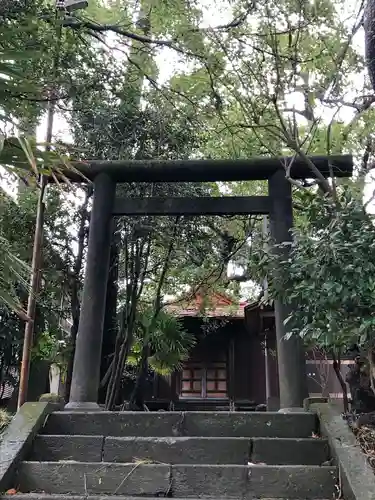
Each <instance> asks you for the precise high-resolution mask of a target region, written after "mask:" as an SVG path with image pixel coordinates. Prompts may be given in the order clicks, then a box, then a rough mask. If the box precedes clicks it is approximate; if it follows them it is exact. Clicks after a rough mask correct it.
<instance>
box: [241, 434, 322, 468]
mask: <svg viewBox="0 0 375 500" xmlns="http://www.w3.org/2000/svg"><path fill="white" fill-rule="evenodd" d="M329 458H330V452H329V446H328V441H327V440H326V439H319V438H286V439H285V438H253V439H252V448H251V456H250V462H254V463H257V462H263V463H265V464H267V465H321V464H323V463H324V462H326V461H327V460H328V459H329Z"/></svg>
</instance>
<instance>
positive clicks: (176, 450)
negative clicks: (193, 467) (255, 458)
mask: <svg viewBox="0 0 375 500" xmlns="http://www.w3.org/2000/svg"><path fill="white" fill-rule="evenodd" d="M249 453H250V440H249V439H248V438H201V437H199V438H196V437H161V438H144V437H141V438H138V437H137V438H134V437H124V438H114V437H107V438H105V442H104V447H103V460H104V462H132V461H134V459H136V458H137V459H140V460H151V461H157V462H163V463H168V464H238V465H247V463H248V461H249Z"/></svg>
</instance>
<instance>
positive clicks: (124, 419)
mask: <svg viewBox="0 0 375 500" xmlns="http://www.w3.org/2000/svg"><path fill="white" fill-rule="evenodd" d="M182 423H183V414H181V413H177V412H107V411H101V412H68V411H63V412H56V413H53V414H52V415H51V416H50V418H49V419H48V421H47V425H46V426H45V428H44V433H45V434H70V435H72V434H78V435H82V436H83V435H86V436H87V435H92V436H154V437H161V436H175V435H179V433H180V426H181V425H182Z"/></svg>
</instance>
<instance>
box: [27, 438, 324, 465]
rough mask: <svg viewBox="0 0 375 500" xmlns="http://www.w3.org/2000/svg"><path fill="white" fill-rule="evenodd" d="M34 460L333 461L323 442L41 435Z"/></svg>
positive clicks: (32, 455)
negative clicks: (330, 459)
mask: <svg viewBox="0 0 375 500" xmlns="http://www.w3.org/2000/svg"><path fill="white" fill-rule="evenodd" d="M29 458H30V460H34V461H46V462H58V461H60V460H65V461H66V460H75V461H79V462H101V461H104V462H123V463H129V462H134V461H135V460H148V461H152V462H163V463H168V464H181V463H183V464H238V465H247V464H248V462H254V463H258V462H262V463H265V464H267V465H321V464H322V463H324V462H326V461H327V460H328V459H329V447H328V443H327V440H325V439H319V438H223V437H214V438H212V437H208V438H207V437H141V438H138V437H103V436H66V435H62V436H61V435H60V436H55V435H39V436H37V437H36V439H35V441H34V445H33V450H32V453H31V455H30V457H29Z"/></svg>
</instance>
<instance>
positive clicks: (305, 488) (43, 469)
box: [15, 462, 337, 500]
mask: <svg viewBox="0 0 375 500" xmlns="http://www.w3.org/2000/svg"><path fill="white" fill-rule="evenodd" d="M336 481H337V477H336V468H335V467H330V466H326V467H319V466H296V465H294V466H293V465H284V466H280V465H279V466H267V465H252V466H242V465H172V466H170V465H165V464H145V463H141V462H138V463H135V464H134V463H132V464H115V463H105V462H102V463H100V464H99V463H83V462H58V463H57V462H22V463H21V465H20V468H19V471H18V477H17V478H16V480H15V484H17V485H18V487H17V489H18V490H19V491H21V492H23V493H27V492H41V493H43V492H49V493H52V494H55V493H56V494H74V495H85V496H86V495H124V496H126V495H129V496H142V497H147V496H150V497H157V496H166V497H168V496H173V497H175V498H215V499H216V498H220V497H221V498H223V499H226V498H232V499H233V498H241V499H243V500H252V499H253V498H254V497H259V498H283V499H285V498H288V499H297V498H298V499H322V498H332V497H333V495H334V492H335V485H336Z"/></svg>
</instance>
